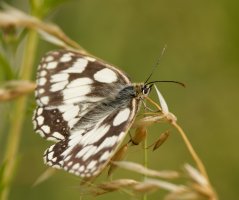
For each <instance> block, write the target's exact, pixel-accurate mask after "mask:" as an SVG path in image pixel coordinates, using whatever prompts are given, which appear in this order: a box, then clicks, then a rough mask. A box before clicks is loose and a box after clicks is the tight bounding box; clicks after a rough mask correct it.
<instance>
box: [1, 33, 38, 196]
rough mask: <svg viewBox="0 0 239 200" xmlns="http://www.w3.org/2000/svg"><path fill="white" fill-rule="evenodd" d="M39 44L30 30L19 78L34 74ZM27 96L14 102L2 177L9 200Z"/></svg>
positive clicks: (35, 35)
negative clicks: (33, 69)
mask: <svg viewBox="0 0 239 200" xmlns="http://www.w3.org/2000/svg"><path fill="white" fill-rule="evenodd" d="M37 44H38V36H37V33H36V32H35V31H29V34H28V36H27V40H26V45H25V51H24V54H23V60H22V64H21V66H20V69H21V72H20V75H19V78H20V79H22V80H29V79H30V78H31V74H32V67H33V62H34V59H35V52H36V47H37ZM26 103H27V97H20V98H19V99H18V100H17V101H16V102H15V104H14V107H13V108H14V109H13V110H12V113H11V115H12V121H11V123H10V124H11V128H10V130H9V134H8V141H7V145H6V151H5V158H4V162H5V167H4V172H3V177H2V183H3V189H2V193H1V194H0V199H2V200H7V199H8V194H9V191H10V184H11V182H12V179H13V175H14V171H15V170H14V169H15V166H16V160H17V152H18V147H19V143H20V137H21V130H22V127H23V123H24V120H25V111H26V105H27V104H26Z"/></svg>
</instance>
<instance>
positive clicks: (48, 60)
mask: <svg viewBox="0 0 239 200" xmlns="http://www.w3.org/2000/svg"><path fill="white" fill-rule="evenodd" d="M53 59H54V57H53V56H47V57H46V59H45V62H50V61H53Z"/></svg>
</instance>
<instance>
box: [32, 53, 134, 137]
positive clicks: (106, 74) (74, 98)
mask: <svg viewBox="0 0 239 200" xmlns="http://www.w3.org/2000/svg"><path fill="white" fill-rule="evenodd" d="M36 82H37V88H36V92H35V96H36V102H37V104H38V107H37V108H36V110H35V112H34V115H33V124H34V129H35V131H36V133H38V134H40V135H41V136H42V137H44V138H46V139H48V140H52V141H59V140H62V139H65V137H67V136H68V135H69V134H70V129H72V128H73V127H74V125H75V124H76V123H77V121H79V119H80V118H81V117H82V116H84V114H85V113H87V112H88V111H89V110H91V109H92V108H93V107H94V106H95V105H97V104H98V103H99V102H101V101H103V100H104V99H105V98H107V97H109V96H115V94H116V93H117V92H118V91H119V90H120V89H121V88H122V87H123V86H125V85H127V84H130V80H129V79H128V78H127V76H125V75H124V74H123V73H122V72H121V71H119V70H118V69H116V68H114V67H113V66H110V65H109V64H106V63H103V62H101V61H98V60H96V59H95V58H93V57H89V56H86V55H82V54H79V53H78V52H73V51H68V50H59V51H52V52H49V53H48V54H47V55H45V56H44V57H43V58H42V60H41V63H40V65H39V67H38V71H37V81H36Z"/></svg>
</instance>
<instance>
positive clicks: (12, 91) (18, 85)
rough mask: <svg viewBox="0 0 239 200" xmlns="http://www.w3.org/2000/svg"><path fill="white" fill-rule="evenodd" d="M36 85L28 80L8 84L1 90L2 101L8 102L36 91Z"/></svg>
mask: <svg viewBox="0 0 239 200" xmlns="http://www.w3.org/2000/svg"><path fill="white" fill-rule="evenodd" d="M35 87H36V84H35V83H33V82H30V81H26V80H15V81H9V82H6V83H5V84H4V85H3V87H1V88H0V101H8V100H12V99H14V98H17V97H19V96H22V95H24V94H27V93H29V92H32V91H34V89H35Z"/></svg>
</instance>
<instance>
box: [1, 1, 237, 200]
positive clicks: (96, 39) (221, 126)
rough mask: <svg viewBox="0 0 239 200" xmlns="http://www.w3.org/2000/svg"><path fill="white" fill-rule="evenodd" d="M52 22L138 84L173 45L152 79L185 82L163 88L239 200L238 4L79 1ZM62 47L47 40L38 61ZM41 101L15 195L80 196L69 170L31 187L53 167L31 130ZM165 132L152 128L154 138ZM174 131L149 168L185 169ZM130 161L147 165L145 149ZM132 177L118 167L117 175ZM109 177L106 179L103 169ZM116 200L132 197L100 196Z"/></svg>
mask: <svg viewBox="0 0 239 200" xmlns="http://www.w3.org/2000/svg"><path fill="white" fill-rule="evenodd" d="M7 2H8V3H10V4H11V5H12V6H14V7H17V8H19V9H21V10H23V11H25V12H28V10H29V7H28V6H29V5H28V2H27V1H25V0H15V1H7ZM44 20H46V21H50V22H53V23H56V24H58V25H59V26H60V27H61V28H62V29H63V30H64V32H65V33H66V34H67V35H68V36H69V37H70V38H72V39H73V40H75V41H77V42H78V43H80V44H81V45H82V46H83V47H84V48H85V49H87V50H88V51H89V52H91V53H92V54H93V55H95V56H97V57H100V58H102V59H104V60H106V61H108V62H110V63H112V64H114V65H116V66H119V68H120V69H122V70H124V71H125V72H126V73H127V74H128V75H129V76H130V77H131V79H132V81H133V82H143V81H144V80H145V79H146V77H147V76H148V74H149V73H150V71H151V69H152V66H153V65H154V64H155V62H156V60H157V59H158V57H159V55H160V54H161V51H162V49H163V47H164V45H165V44H167V50H166V52H165V53H164V55H163V57H162V59H161V61H160V66H159V67H158V68H157V70H156V71H155V72H154V74H153V77H152V80H178V81H182V82H184V83H185V84H186V86H187V87H186V88H185V89H182V88H181V87H178V86H177V85H171V84H159V85H158V87H159V88H160V90H161V92H162V94H163V95H164V97H165V98H166V100H167V103H168V105H169V108H170V110H171V112H173V113H174V114H175V115H176V116H177V118H178V123H179V124H180V125H181V126H182V127H183V128H184V130H185V132H186V133H187V135H188V137H189V139H190V141H191V142H192V144H193V146H194V147H195V149H196V151H197V152H198V154H199V155H200V157H201V159H202V160H203V161H204V163H205V165H206V168H207V171H208V173H209V177H210V180H211V181H212V184H213V186H214V187H215V189H216V191H217V192H218V195H219V197H220V199H230V200H234V199H238V196H239V192H238V185H239V148H238V146H239V145H238V143H239V131H238V130H239V128H238V122H239V121H238V113H239V106H238V102H239V90H238V85H239V59H238V58H239V56H238V53H239V1H237V0H231V1H227V0H211V1H205V0H204V1H202V0H201V1H199V0H198V1H196V0H194V1H190V0H181V1H177V0H168V1H166V0H149V1H142V0H114V1H112V0H101V1H99V0H98V1H97V0H90V1H89V0H75V1H73V0H72V1H67V2H66V3H64V4H61V5H60V6H58V7H57V8H55V9H54V10H53V11H52V12H50V14H49V15H48V16H47V17H46V18H45V19H44ZM55 48H56V47H54V46H52V45H49V44H48V43H46V42H44V41H40V44H39V48H38V51H37V59H36V63H35V66H36V67H37V64H38V62H39V60H40V58H41V56H43V54H44V53H45V52H47V51H49V50H52V49H55ZM19 51H21V46H20V47H19ZM0 77H1V76H0ZM34 79H35V74H33V77H32V80H34ZM153 96H154V95H153V94H152V97H153ZM153 98H154V97H153ZM10 106H11V103H1V106H0V109H1V110H0V111H1V116H0V117H1V122H0V123H1V125H0V128H1V134H0V145H1V147H0V150H1V152H0V160H2V157H3V155H4V147H5V141H6V137H7V133H8V128H9V127H10V126H11V124H9V122H8V121H9V118H10V117H13V116H9V108H10ZM33 107H34V99H33V95H31V99H30V101H29V109H28V110H27V118H26V120H25V126H24V129H23V130H22V133H23V134H22V138H21V143H20V149H19V157H18V158H19V159H18V166H17V170H16V175H15V179H14V182H13V185H12V189H11V194H10V198H9V199H11V200H15V199H24V200H28V199H29V200H30V199H31V200H32V199H34V200H37V199H39V200H40V199H46V200H48V199H49V200H52V199H58V200H63V199H79V196H80V185H79V178H77V177H75V176H73V175H70V174H68V173H65V172H63V171H58V172H57V173H56V174H55V175H54V176H53V177H51V178H50V179H49V180H47V181H46V182H44V183H43V184H41V185H39V186H37V187H32V184H33V182H34V181H35V180H36V179H37V178H38V177H39V175H40V174H41V173H42V172H43V171H44V170H45V169H47V167H46V166H44V164H43V161H42V153H43V151H44V150H45V149H46V148H47V146H49V145H50V143H49V142H46V141H44V140H43V139H42V138H40V137H39V136H38V135H36V134H35V133H34V132H33V128H32V122H31V115H32V110H33ZM14 117H17V116H14ZM167 128H168V126H165V125H155V126H153V127H151V128H150V130H149V132H150V134H149V143H150V142H152V141H154V140H155V139H156V138H157V137H158V136H159V134H160V132H162V131H164V130H166V129H167ZM170 130H172V131H171V136H170V138H169V140H168V141H167V142H166V143H165V144H164V145H163V146H162V147H161V148H160V149H158V150H157V151H156V152H154V153H152V152H151V151H149V163H148V165H149V167H150V168H153V169H158V170H162V169H175V170H179V169H180V168H181V167H182V165H183V164H184V163H185V162H190V163H192V164H193V161H192V160H191V158H190V156H189V154H188V152H187V150H186V148H185V146H184V144H183V142H182V139H181V138H180V137H179V135H178V134H177V132H176V131H174V130H173V128H171V129H170ZM141 155H142V156H141ZM126 159H127V160H129V161H135V162H139V163H142V162H143V150H142V149H141V147H140V146H139V147H134V148H132V149H130V151H129V152H128V156H127V157H126ZM128 175H129V173H128V172H125V171H124V170H118V171H116V174H115V177H127V176H128ZM135 177H136V176H135ZM138 178H139V177H138ZM102 179H106V178H105V175H103V177H102ZM161 195H162V194H161V193H154V194H152V195H150V196H149V199H159V197H161ZM110 198H114V199H115V200H118V199H122V198H126V199H128V198H129V196H127V195H125V194H123V193H117V194H114V193H112V194H108V195H104V196H102V197H98V198H97V199H110ZM83 199H93V198H92V197H84V198H83Z"/></svg>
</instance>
